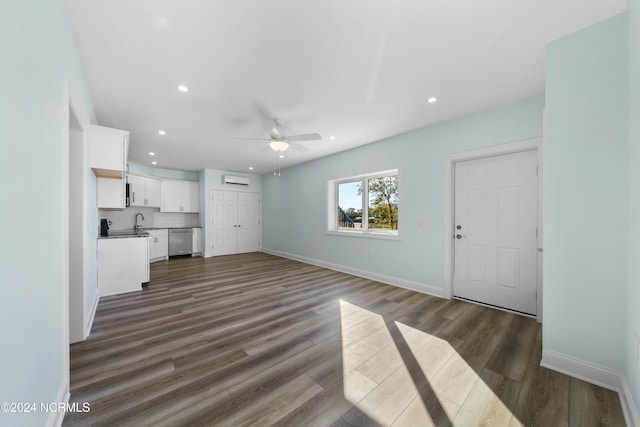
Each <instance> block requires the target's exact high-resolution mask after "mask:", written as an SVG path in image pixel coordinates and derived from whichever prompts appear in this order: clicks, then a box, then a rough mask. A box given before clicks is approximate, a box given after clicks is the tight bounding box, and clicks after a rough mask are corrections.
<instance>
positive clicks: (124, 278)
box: [98, 230, 149, 297]
mask: <svg viewBox="0 0 640 427" xmlns="http://www.w3.org/2000/svg"><path fill="white" fill-rule="evenodd" d="M147 282H149V233H146V232H140V231H135V230H133V231H131V230H122V231H113V232H111V231H110V232H109V235H108V236H101V237H99V238H98V293H99V294H100V296H101V297H102V296H108V295H116V294H122V293H125V292H134V291H140V290H142V284H143V283H147Z"/></svg>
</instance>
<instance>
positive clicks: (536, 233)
mask: <svg viewBox="0 0 640 427" xmlns="http://www.w3.org/2000/svg"><path fill="white" fill-rule="evenodd" d="M537 238H538V227H536V239H537Z"/></svg>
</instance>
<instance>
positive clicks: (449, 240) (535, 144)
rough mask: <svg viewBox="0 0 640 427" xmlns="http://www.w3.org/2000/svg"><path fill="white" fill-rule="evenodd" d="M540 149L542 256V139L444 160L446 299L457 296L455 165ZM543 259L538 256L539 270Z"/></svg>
mask: <svg viewBox="0 0 640 427" xmlns="http://www.w3.org/2000/svg"><path fill="white" fill-rule="evenodd" d="M530 150H537V153H538V253H539V255H540V253H541V252H542V247H543V246H542V236H543V233H542V190H543V187H542V137H539V138H531V139H525V140H522V141H515V142H510V143H506V144H499V145H493V146H490V147H483V148H478V149H474V150H469V151H462V152H459V153H452V154H448V155H447V156H445V158H444V230H443V231H444V233H443V234H444V236H443V238H444V292H443V294H444V297H445V298H451V297H452V296H453V266H454V263H453V260H454V245H453V234H454V233H453V230H454V217H453V215H454V188H455V187H454V174H455V164H456V163H457V162H462V161H466V160H475V159H481V158H484V157H491V156H498V155H501V154H511V153H518V152H521V151H530ZM541 259H542V257H541V256H539V257H538V260H539V261H538V262H539V265H538V271H540V269H541V268H540V267H541V265H540V262H541ZM537 287H538V306H537V313H538V314H537V319H538V321H539V322H542V274H538V286H537Z"/></svg>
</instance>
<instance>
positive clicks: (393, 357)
mask: <svg viewBox="0 0 640 427" xmlns="http://www.w3.org/2000/svg"><path fill="white" fill-rule="evenodd" d="M340 318H341V337H342V368H343V375H344V382H343V384H344V385H343V388H344V390H343V391H344V396H345V398H346V399H347V400H349V401H350V402H351V403H353V404H354V405H356V407H357V409H358V410H359V411H361V412H362V413H363V414H364V415H366V416H367V417H369V418H371V419H372V420H373V421H375V422H376V423H378V424H380V425H387V426H389V425H397V426H400V425H418V424H420V425H433V424H435V423H440V422H442V421H445V422H446V420H449V421H455V424H457V425H469V424H467V422H469V423H471V424H474V423H477V422H479V421H481V420H487V421H490V422H492V423H493V422H495V423H498V424H495V425H508V424H509V421H512V414H511V412H510V410H509V409H508V408H507V407H506V406H505V405H504V403H503V402H502V401H501V400H500V398H498V397H497V396H496V395H495V394H494V393H493V391H492V390H491V388H490V387H489V385H487V384H486V383H485V381H483V380H481V379H480V377H479V375H478V373H476V372H475V371H474V370H473V369H472V368H471V367H470V366H469V365H468V364H467V363H466V362H465V360H464V359H463V358H462V357H461V356H460V355H459V354H458V353H457V352H456V351H455V350H454V349H453V347H452V346H451V344H449V342H447V341H446V340H444V339H441V338H438V337H436V336H433V335H431V334H428V333H426V332H424V331H421V330H419V329H416V328H413V327H411V326H408V325H405V324H403V323H401V322H394V323H393V324H389V325H388V327H387V325H386V324H385V322H384V319H383V318H382V316H381V315H379V314H377V313H375V312H372V311H369V310H366V309H364V308H362V307H359V306H357V305H355V304H352V303H349V302H347V301H344V300H340ZM390 329H391V330H395V331H396V332H395V336H396V339H395V340H394V338H393V334H392V331H391V330H390ZM398 332H399V335H400V336H399V335H398ZM401 350H404V354H401ZM496 375H497V374H496ZM491 380H493V378H489V381H491ZM495 380H496V381H497V378H496V379H495ZM348 417H349V413H347V414H346V415H345V418H347V419H348ZM513 418H514V419H515V417H513ZM512 425H517V423H516V424H513V423H512Z"/></svg>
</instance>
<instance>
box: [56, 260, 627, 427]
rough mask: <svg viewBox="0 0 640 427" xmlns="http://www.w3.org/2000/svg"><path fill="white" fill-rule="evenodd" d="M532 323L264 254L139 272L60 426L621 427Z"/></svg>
mask: <svg viewBox="0 0 640 427" xmlns="http://www.w3.org/2000/svg"><path fill="white" fill-rule="evenodd" d="M540 357H541V328H540V325H539V324H538V323H536V321H535V320H533V319H530V318H526V317H522V316H518V315H515V314H511V313H506V312H503V311H499V310H494V309H490V308H485V307H481V306H478V305H474V304H470V303H467V302H462V301H457V300H443V299H439V298H435V297H431V296H427V295H422V294H418V293H415V292H411V291H407V290H403V289H400V288H395V287H392V286H388V285H384V284H380V283H377V282H373V281H370V280H367V279H362V278H358V277H353V276H349V275H346V274H342V273H338V272H334V271H330V270H326V269H323V268H319V267H314V266H310V265H306V264H302V263H298V262H295V261H291V260H287V259H283V258H278V257H274V256H270V255H267V254H262V253H253V254H243V255H233V256H226V257H215V258H209V259H202V258H186V259H176V260H171V261H163V262H159V263H154V264H152V268H151V282H150V283H149V285H148V286H147V287H146V288H145V289H144V290H143V291H141V292H135V293H130V294H125V295H118V296H113V297H105V298H102V299H101V301H100V304H99V306H98V312H97V314H96V318H95V323H94V326H93V330H92V331H91V335H90V336H89V338H88V339H87V340H86V341H85V342H83V343H79V344H74V345H72V347H71V402H80V403H83V402H89V403H90V407H91V410H90V412H87V413H68V414H67V415H66V417H65V420H64V425H66V426H75V425H97V426H102V425H115V426H128V425H131V426H143V425H153V426H180V425H185V426H201V425H202V426H204V425H215V426H218V425H229V426H246V425H257V426H265V425H279V426H314V425H317V426H329V425H334V426H353V425H355V426H367V425H393V426H423V425H424V426H428V425H445V426H446V425H456V426H475V425H485V426H520V425H527V426H529V425H537V426H569V425H571V426H623V425H624V418H623V415H622V410H621V407H620V402H619V399H618V396H617V394H616V393H614V392H611V391H608V390H604V389H602V388H599V387H596V386H593V385H590V384H587V383H585V382H582V381H579V380H576V379H573V378H570V377H568V376H565V375H562V374H559V373H557V372H554V371H550V370H548V369H545V368H542V367H540V366H539V363H540Z"/></svg>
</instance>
